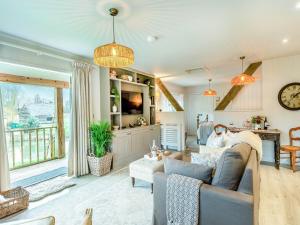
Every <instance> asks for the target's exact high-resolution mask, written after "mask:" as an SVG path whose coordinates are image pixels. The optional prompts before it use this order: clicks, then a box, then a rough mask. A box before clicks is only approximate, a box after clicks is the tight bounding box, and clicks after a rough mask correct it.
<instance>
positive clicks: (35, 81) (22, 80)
mask: <svg viewBox="0 0 300 225" xmlns="http://www.w3.org/2000/svg"><path fill="white" fill-rule="evenodd" d="M0 81H3V82H10V83H18V84H32V85H41V86H48V87H55V88H69V82H65V81H59V80H48V79H42V78H34V77H26V76H17V75H12V74H5V73H0Z"/></svg>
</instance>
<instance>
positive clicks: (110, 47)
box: [94, 8, 134, 68]
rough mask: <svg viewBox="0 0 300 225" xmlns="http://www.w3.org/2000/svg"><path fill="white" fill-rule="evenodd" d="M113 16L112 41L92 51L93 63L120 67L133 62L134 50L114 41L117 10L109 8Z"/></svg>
mask: <svg viewBox="0 0 300 225" xmlns="http://www.w3.org/2000/svg"><path fill="white" fill-rule="evenodd" d="M109 13H110V15H111V16H112V17H113V42H112V43H110V44H106V45H102V46H99V47H97V48H96V49H95V51H94V63H95V64H97V65H99V66H103V67H110V68H121V67H126V66H130V65H131V64H133V63H134V52H133V50H132V49H131V48H128V47H126V46H123V45H119V44H117V43H116V41H115V16H117V15H118V13H119V11H118V10H117V9H115V8H111V9H109Z"/></svg>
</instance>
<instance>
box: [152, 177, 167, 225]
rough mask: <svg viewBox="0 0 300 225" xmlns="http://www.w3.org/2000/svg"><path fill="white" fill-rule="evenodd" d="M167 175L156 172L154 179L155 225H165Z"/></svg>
mask: <svg viewBox="0 0 300 225" xmlns="http://www.w3.org/2000/svg"><path fill="white" fill-rule="evenodd" d="M166 193H167V175H166V174H164V173H162V172H156V173H155V174H154V177H153V225H165V224H166V222H167V213H166V197H167V196H166Z"/></svg>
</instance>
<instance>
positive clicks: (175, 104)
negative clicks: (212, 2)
mask: <svg viewBox="0 0 300 225" xmlns="http://www.w3.org/2000/svg"><path fill="white" fill-rule="evenodd" d="M155 83H156V85H157V86H158V87H159V89H160V90H161V91H162V93H163V94H164V95H165V96H166V98H167V99H168V100H169V102H170V103H171V104H172V106H173V107H174V109H175V110H176V111H177V112H179V111H184V110H183V108H182V107H181V106H180V105H179V103H178V102H177V101H176V99H175V98H174V97H173V95H172V94H171V92H170V91H169V90H168V89H167V87H166V86H165V85H164V84H163V82H162V81H161V80H160V79H159V78H156V79H155Z"/></svg>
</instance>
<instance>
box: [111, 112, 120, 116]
mask: <svg viewBox="0 0 300 225" xmlns="http://www.w3.org/2000/svg"><path fill="white" fill-rule="evenodd" d="M120 114H121V112H111V113H110V115H120Z"/></svg>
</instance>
